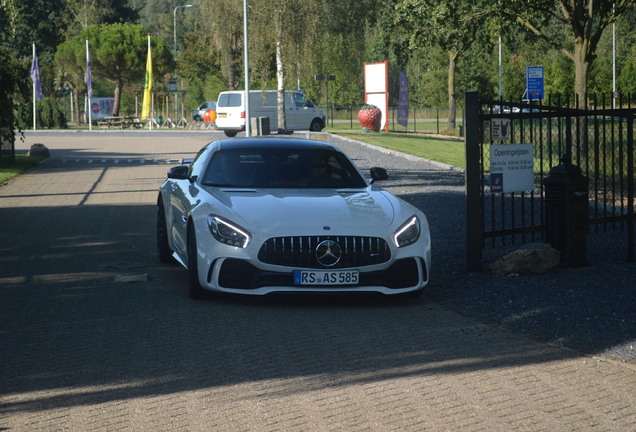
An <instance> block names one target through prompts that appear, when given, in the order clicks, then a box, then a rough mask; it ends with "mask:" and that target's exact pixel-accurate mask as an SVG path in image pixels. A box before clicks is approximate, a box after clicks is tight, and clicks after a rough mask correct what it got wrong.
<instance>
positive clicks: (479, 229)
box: [464, 92, 484, 272]
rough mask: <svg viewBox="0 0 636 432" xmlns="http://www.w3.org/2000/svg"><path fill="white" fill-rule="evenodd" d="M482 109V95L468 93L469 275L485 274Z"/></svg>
mask: <svg viewBox="0 0 636 432" xmlns="http://www.w3.org/2000/svg"><path fill="white" fill-rule="evenodd" d="M480 110H481V106H480V103H479V93H478V92H466V93H464V145H465V148H466V172H465V180H466V240H467V242H468V243H467V253H468V255H467V262H468V271H469V272H481V271H482V249H483V244H484V235H483V218H484V216H483V209H482V200H481V175H482V172H481V171H482V170H481V145H480V143H481V132H480V131H481V127H480V124H479V123H480V122H479V113H480Z"/></svg>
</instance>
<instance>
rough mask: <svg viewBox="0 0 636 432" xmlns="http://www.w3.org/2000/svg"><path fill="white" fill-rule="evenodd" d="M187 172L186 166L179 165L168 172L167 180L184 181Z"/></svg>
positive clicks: (188, 169)
mask: <svg viewBox="0 0 636 432" xmlns="http://www.w3.org/2000/svg"><path fill="white" fill-rule="evenodd" d="M189 172H190V167H188V166H186V165H179V166H176V167H172V168H170V169H169V170H168V178H169V179H173V180H186V179H187V178H188V173H189Z"/></svg>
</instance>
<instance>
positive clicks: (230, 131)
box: [223, 130, 238, 138]
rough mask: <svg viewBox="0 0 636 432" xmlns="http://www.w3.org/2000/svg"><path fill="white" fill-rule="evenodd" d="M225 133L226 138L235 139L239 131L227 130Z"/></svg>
mask: <svg viewBox="0 0 636 432" xmlns="http://www.w3.org/2000/svg"><path fill="white" fill-rule="evenodd" d="M223 133H225V136H226V137H230V138H234V137H235V136H236V134H237V133H238V131H234V130H226V131H223Z"/></svg>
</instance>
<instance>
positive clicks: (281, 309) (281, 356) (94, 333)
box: [0, 131, 636, 432]
mask: <svg viewBox="0 0 636 432" xmlns="http://www.w3.org/2000/svg"><path fill="white" fill-rule="evenodd" d="M212 136H213V134H212V133H210V132H207V133H194V132H192V133H185V132H184V133H178V132H175V133H162V132H158V131H156V132H153V133H149V132H121V133H114V132H113V133H105V132H94V133H43V134H33V133H27V140H26V142H24V143H18V147H19V148H22V149H27V148H28V147H29V146H30V145H31V144H33V143H35V142H41V143H43V144H45V145H46V146H47V147H49V148H50V149H51V152H52V157H51V158H50V159H49V160H48V161H47V162H46V163H44V164H42V165H40V166H39V167H37V168H36V169H34V170H32V171H30V172H29V173H27V174H25V175H23V176H21V177H19V178H17V179H14V180H12V181H10V182H9V184H8V185H5V186H3V187H0V349H1V354H0V356H1V357H0V430H2V431H40V430H41V431H58V430H60V431H61V430H70V431H114V430H129V431H153V432H154V431H397V430H399V431H422V430H431V431H446V430H453V431H455V430H466V431H511V430H524V431H534V430H536V431H596V430H599V431H600V430H603V431H607V430H612V431H628V430H631V431H634V430H636V413H635V409H634V406H636V371H635V370H634V369H633V368H632V367H630V365H623V364H619V363H614V362H610V361H606V360H603V359H600V358H596V357H585V356H581V355H579V354H577V353H575V352H573V351H568V350H565V349H562V348H558V347H553V346H549V345H544V344H539V343H536V342H533V341H530V340H528V339H526V338H525V337H523V336H520V335H517V334H514V333H512V332H509V331H506V330H503V329H500V328H492V327H489V326H486V325H482V324H480V323H479V322H476V321H472V320H469V319H467V318H464V317H462V316H460V315H458V314H455V313H452V312H450V311H448V310H445V309H444V308H442V307H441V306H439V305H437V304H434V303H430V302H427V301H426V300H425V299H421V300H418V301H412V300H411V301H407V300H396V299H386V298H376V297H367V298H330V297H311V298H294V297H282V298H278V297H277V298H256V299H254V298H227V299H221V300H209V301H199V302H196V301H192V300H190V299H189V298H188V296H187V288H186V280H185V279H186V278H185V276H186V275H185V271H184V270H183V269H182V268H180V267H179V266H177V265H174V266H161V265H159V264H158V262H157V259H156V256H155V250H154V227H155V212H156V209H155V206H154V203H155V201H156V195H157V188H158V186H159V185H160V183H161V181H162V179H163V178H164V177H165V173H166V171H167V169H168V168H169V167H170V166H171V165H173V164H176V163H177V161H178V160H179V159H180V158H181V157H192V156H193V155H194V154H195V153H196V151H197V150H198V149H199V148H200V147H201V146H202V145H203V144H205V143H206V142H208V141H209V140H210V139H211V138H212ZM360 153H361V154H365V155H367V157H368V158H370V159H373V158H374V154H373V151H372V150H365V151H363V152H360ZM358 163H359V164H362V165H365V164H367V163H368V161H365V160H363V158H362V157H360V158H359V159H358ZM414 163H416V162H414ZM387 168H389V169H390V168H391V167H390V166H389V167H387ZM434 171H435V168H434V167H432V166H430V165H428V164H426V163H424V162H422V163H421V173H422V174H421V175H422V177H424V178H425V177H426V176H428V175H434ZM118 276H127V277H141V279H145V278H146V276H147V279H148V280H147V281H144V282H138V283H122V282H119V280H120V279H118ZM124 280H126V279H124ZM434 283H435V282H434Z"/></svg>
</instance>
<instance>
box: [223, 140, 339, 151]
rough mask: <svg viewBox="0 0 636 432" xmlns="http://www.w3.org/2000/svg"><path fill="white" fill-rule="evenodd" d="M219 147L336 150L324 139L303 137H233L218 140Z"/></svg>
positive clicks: (224, 148) (225, 148)
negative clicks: (317, 139)
mask: <svg viewBox="0 0 636 432" xmlns="http://www.w3.org/2000/svg"><path fill="white" fill-rule="evenodd" d="M218 145H219V149H221V150H227V149H253V148H254V149H257V148H261V149H262V148H268V149H295V148H299V147H301V148H303V149H322V150H337V148H336V147H335V146H334V145H332V144H330V143H327V142H324V141H314V140H310V139H303V138H233V139H227V140H222V141H219V142H218Z"/></svg>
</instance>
